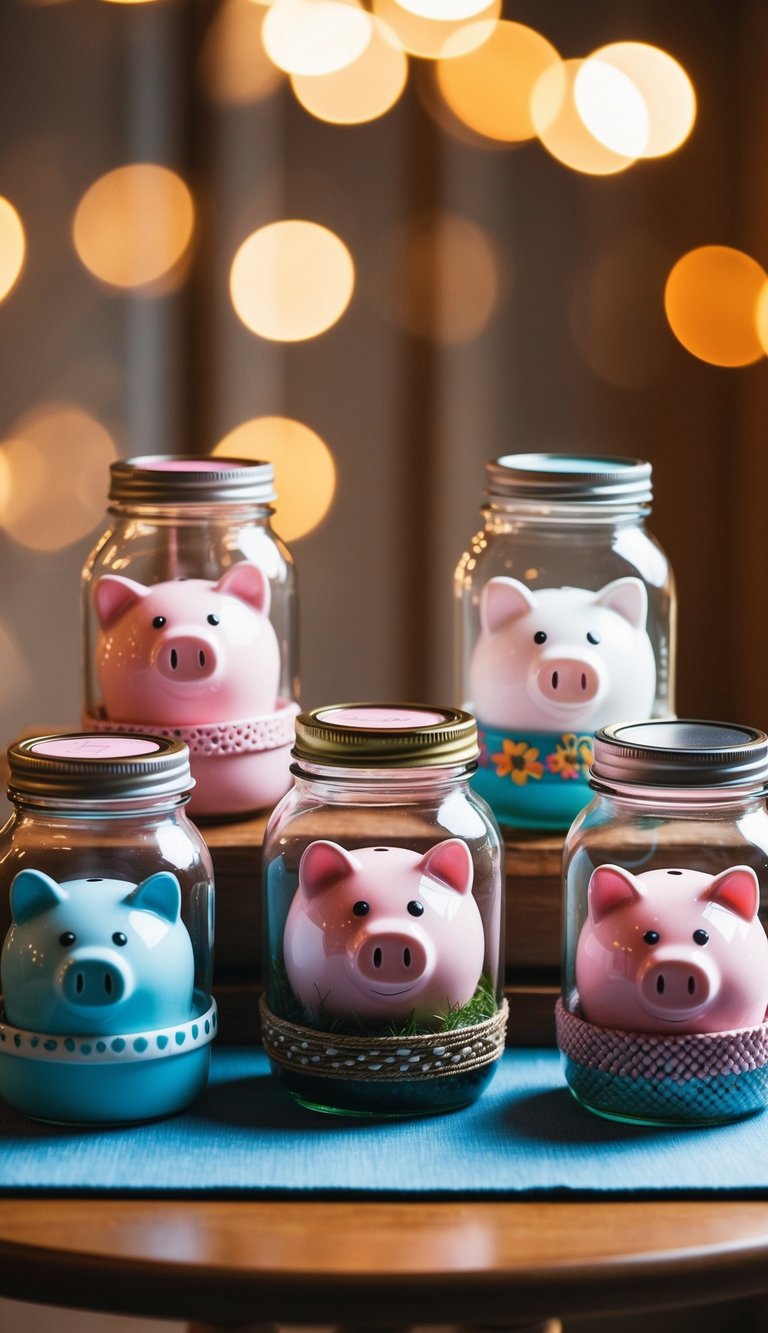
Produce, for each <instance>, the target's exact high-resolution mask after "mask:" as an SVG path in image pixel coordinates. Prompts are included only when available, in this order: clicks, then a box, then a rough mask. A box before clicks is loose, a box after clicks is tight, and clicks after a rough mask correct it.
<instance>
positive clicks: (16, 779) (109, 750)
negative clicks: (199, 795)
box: [8, 731, 195, 803]
mask: <svg viewBox="0 0 768 1333" xmlns="http://www.w3.org/2000/svg"><path fill="white" fill-rule="evenodd" d="M8 768H9V778H8V795H9V796H10V798H11V800H13V799H14V798H16V797H25V796H27V797H35V798H37V799H45V798H47V797H51V798H54V799H56V800H71V801H74V802H77V801H88V802H91V803H92V802H99V801H105V802H106V801H127V800H137V799H140V798H141V797H144V796H153V797H154V796H176V795H181V794H182V793H184V792H188V791H191V790H192V788H193V787H194V785H195V783H194V779H193V777H192V775H191V772H190V767H189V749H188V747H187V746H186V744H185V743H184V741H178V740H170V739H168V738H166V737H165V736H141V735H122V734H118V733H112V732H110V733H99V734H94V733H93V732H92V731H86V732H66V733H65V732H56V733H53V734H51V735H47V736H28V737H25V738H24V739H22V740H18V741H14V742H13V744H12V745H11V746H10V747H9V749H8Z"/></svg>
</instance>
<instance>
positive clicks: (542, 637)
mask: <svg viewBox="0 0 768 1333" xmlns="http://www.w3.org/2000/svg"><path fill="white" fill-rule="evenodd" d="M533 642H534V643H546V642H547V636H546V634H545V633H544V630H543V629H537V631H536V633H535V634H534V636H533Z"/></svg>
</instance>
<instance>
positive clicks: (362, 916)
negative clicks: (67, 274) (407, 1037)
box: [283, 838, 484, 1026]
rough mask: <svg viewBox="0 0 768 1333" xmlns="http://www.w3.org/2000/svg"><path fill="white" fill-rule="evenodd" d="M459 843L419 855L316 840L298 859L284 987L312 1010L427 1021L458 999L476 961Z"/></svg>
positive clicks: (473, 906)
mask: <svg viewBox="0 0 768 1333" xmlns="http://www.w3.org/2000/svg"><path fill="white" fill-rule="evenodd" d="M472 878H473V873H472V859H471V857H470V854H469V850H468V848H467V845H466V843H464V842H462V841H461V840H460V839H459V838H448V839H447V840H446V841H445V842H441V843H439V844H438V845H437V846H436V847H433V848H432V849H431V850H430V851H428V852H427V853H426V854H425V855H424V856H419V855H418V853H416V852H411V851H407V850H406V849H405V848H402V847H363V848H361V849H359V850H357V851H353V852H347V851H345V850H344V848H343V847H339V845H338V844H337V843H335V842H324V841H323V842H313V843H310V845H309V846H308V847H307V849H306V851H305V852H304V855H303V856H302V858H301V864H300V866H299V888H298V889H297V891H296V894H295V897H294V899H293V902H292V903H291V907H290V910H289V912H288V919H287V921H286V925H285V932H284V939H283V947H284V957H285V967H286V971H287V973H288V980H289V983H290V985H291V988H292V990H293V992H294V994H295V995H296V997H297V999H298V1000H299V1001H300V1003H301V1004H302V1005H304V1007H305V1008H306V1009H307V1010H308V1011H310V1012H311V1013H313V1014H314V1015H315V1016H316V1015H317V1014H318V1013H321V1014H323V1013H325V1014H329V1015H331V1016H333V1017H337V1018H346V1019H354V1018H359V1019H361V1020H363V1021H364V1022H370V1023H372V1024H374V1025H375V1024H380V1023H386V1022H390V1021H391V1022H404V1021H405V1020H406V1019H408V1017H409V1016H410V1015H411V1014H415V1016H416V1018H417V1019H418V1020H419V1021H420V1022H423V1023H425V1024H434V1025H435V1026H437V1025H438V1024H439V1016H440V1015H442V1014H445V1013H446V1012H447V1011H448V1009H450V1008H451V1007H453V1006H460V1005H462V1004H465V1003H466V1002H467V1000H469V999H470V998H471V997H472V995H473V994H474V992H475V989H476V987H477V984H478V981H479V980H480V974H481V972H482V967H483V956H484V940H483V926H482V921H481V919H480V912H479V910H478V907H477V903H476V902H475V900H474V898H473V897H472V892H471V890H472Z"/></svg>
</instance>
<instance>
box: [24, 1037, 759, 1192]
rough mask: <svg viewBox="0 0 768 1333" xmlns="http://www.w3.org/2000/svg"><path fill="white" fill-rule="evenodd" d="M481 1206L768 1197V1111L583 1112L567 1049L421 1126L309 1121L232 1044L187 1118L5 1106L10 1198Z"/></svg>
mask: <svg viewBox="0 0 768 1333" xmlns="http://www.w3.org/2000/svg"><path fill="white" fill-rule="evenodd" d="M17 1191H24V1192H29V1191H39V1192H41V1193H60V1192H67V1193H77V1194H89V1193H94V1192H103V1191H109V1192H115V1193H118V1194H125V1195H129V1194H134V1193H143V1194H147V1193H158V1194H175V1195H179V1194H181V1195H186V1194H189V1195H192V1194H203V1195H205V1196H207V1197H217V1196H218V1197H231V1196H243V1197H245V1196H249V1195H250V1196H272V1197H286V1198H287V1197H292V1196H293V1197H295V1196H305V1195H313V1194H314V1195H318V1196H326V1197H328V1196H334V1195H337V1196H350V1195H361V1196H370V1195H380V1196H382V1197H384V1196H387V1197H392V1196H397V1197H408V1196H412V1197H415V1196H419V1197H424V1196H431V1197H448V1198H450V1197H454V1196H463V1197H466V1198H470V1197H474V1198H482V1197H486V1198H516V1197H525V1196H528V1197H539V1198H562V1197H568V1196H574V1197H575V1196H579V1197H582V1198H585V1197H590V1196H608V1195H620V1194H626V1193H631V1194H633V1195H637V1196H652V1197H658V1196H661V1195H665V1194H666V1195H671V1194H675V1195H681V1194H683V1195H689V1196H699V1195H701V1196H704V1195H711V1194H718V1193H721V1192H722V1193H728V1194H733V1195H737V1194H738V1195H742V1196H746V1195H751V1196H766V1197H768V1113H762V1114H760V1115H757V1116H753V1117H751V1118H749V1119H747V1120H743V1121H740V1122H738V1123H735V1124H731V1125H724V1126H720V1127H718V1128H711V1129H691V1130H687V1131H677V1130H665V1129H652V1128H644V1127H639V1126H638V1127H633V1126H628V1125H620V1124H616V1123H613V1122H611V1121H607V1120H601V1119H600V1118H598V1117H596V1116H593V1115H591V1114H590V1113H589V1112H587V1111H584V1110H583V1109H582V1108H581V1107H580V1106H579V1105H578V1104H577V1103H576V1102H575V1101H574V1099H573V1098H572V1097H571V1095H570V1093H569V1092H568V1090H567V1089H566V1087H565V1084H564V1082H563V1077H562V1073H561V1070H560V1063H559V1057H558V1054H557V1052H556V1051H508V1052H507V1053H506V1054H505V1055H504V1057H503V1059H502V1060H501V1062H500V1065H499V1068H498V1071H497V1073H496V1075H495V1077H494V1079H493V1081H492V1082H491V1084H490V1086H489V1087H488V1088H487V1089H486V1091H485V1092H484V1094H483V1096H482V1097H481V1098H480V1099H479V1101H478V1102H476V1103H475V1104H474V1105H473V1106H470V1107H466V1108H465V1109H464V1110H461V1111H455V1112H452V1113H450V1114H446V1115H440V1116H432V1117H428V1118H426V1119H421V1120H405V1121H380V1122H374V1121H368V1120H366V1121H359V1120H355V1121H353V1120H350V1119H345V1118H339V1117H335V1116H325V1115H318V1114H315V1113H312V1112H310V1111H305V1110H303V1109H302V1108H301V1107H299V1106H297V1105H295V1104H294V1103H293V1102H292V1101H291V1100H290V1099H289V1098H288V1097H287V1096H286V1094H285V1093H284V1092H283V1091H282V1090H281V1089H280V1088H279V1087H278V1086H277V1085H276V1084H275V1082H274V1081H273V1080H272V1078H271V1076H270V1074H269V1069H268V1063H267V1059H266V1057H265V1055H264V1054H263V1052H262V1051H260V1050H257V1049H251V1048H247V1049H246V1048H242V1049H241V1048H232V1047H229V1048H228V1047H225V1046H222V1047H219V1048H218V1049H216V1051H215V1053H214V1057H213V1061H212V1069H211V1080H210V1083H209V1086H208V1088H207V1090H206V1092H205V1093H204V1095H203V1096H202V1097H201V1098H200V1099H199V1101H198V1102H197V1103H196V1104H195V1105H194V1106H193V1107H192V1108H191V1109H190V1110H189V1111H187V1112H186V1113H185V1114H184V1115H181V1116H177V1117H175V1118H173V1119H170V1120H165V1121H162V1122H157V1123H153V1124H147V1125H142V1126H136V1127H130V1128H116V1129H95V1130H94V1129H67V1128H56V1127H53V1126H47V1125H42V1124H38V1123H36V1122H33V1121H30V1120H26V1119H24V1118H23V1117H22V1116H20V1115H18V1114H16V1113H15V1112H13V1111H11V1110H10V1108H8V1107H7V1106H4V1105H0V1192H1V1193H6V1194H7V1193H14V1192H17Z"/></svg>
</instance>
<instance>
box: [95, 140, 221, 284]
mask: <svg viewBox="0 0 768 1333" xmlns="http://www.w3.org/2000/svg"><path fill="white" fill-rule="evenodd" d="M194 220H195V209H194V204H193V201H192V195H191V194H190V191H189V189H188V188H187V186H186V185H185V183H184V181H183V180H182V179H181V177H180V176H178V175H177V174H176V173H175V172H174V171H170V170H169V169H168V168H167V167H161V166H157V165H155V164H154V163H149V162H137V163H133V164H131V165H129V166H124V167H117V168H116V169H115V170H114V171H109V172H107V174H106V175H104V176H101V177H100V178H99V179H98V180H97V181H95V182H94V184H93V185H92V186H91V187H90V189H88V190H87V191H86V193H85V194H84V195H83V197H82V199H81V200H80V203H79V204H78V206H77V211H76V213H75V219H74V225H73V237H74V242H75V249H76V250H77V253H78V255H79V257H80V259H81V261H82V263H83V264H84V265H85V267H86V268H87V269H89V270H90V272H91V273H93V274H94V276H95V277H97V278H100V279H101V281H102V282H106V283H108V284H109V285H110V286H113V287H133V288H139V289H141V288H146V287H150V286H153V285H155V284H157V283H158V282H159V281H160V280H168V279H169V278H170V277H171V275H172V272H173V270H174V269H175V268H176V266H177V265H179V264H180V262H181V260H182V259H183V257H184V255H185V253H186V251H187V248H188V246H189V243H190V241H191V239H192V232H193V229H194Z"/></svg>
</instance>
